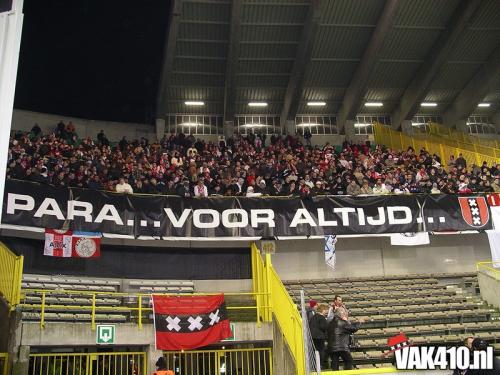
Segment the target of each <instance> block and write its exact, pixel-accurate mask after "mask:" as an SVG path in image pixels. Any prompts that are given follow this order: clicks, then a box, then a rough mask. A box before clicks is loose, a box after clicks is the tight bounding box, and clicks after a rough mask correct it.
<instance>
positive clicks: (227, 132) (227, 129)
mask: <svg viewBox="0 0 500 375" xmlns="http://www.w3.org/2000/svg"><path fill="white" fill-rule="evenodd" d="M235 131H236V129H235V128H234V121H224V129H223V132H224V137H226V140H228V139H229V138H233V136H234V133H235Z"/></svg>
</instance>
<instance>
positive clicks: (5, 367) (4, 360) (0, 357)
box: [0, 353, 9, 375]
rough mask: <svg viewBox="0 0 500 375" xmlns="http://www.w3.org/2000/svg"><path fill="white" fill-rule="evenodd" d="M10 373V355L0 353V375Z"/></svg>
mask: <svg viewBox="0 0 500 375" xmlns="http://www.w3.org/2000/svg"><path fill="white" fill-rule="evenodd" d="M8 373H9V353H0V375H7V374H8Z"/></svg>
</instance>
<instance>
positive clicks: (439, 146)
mask: <svg viewBox="0 0 500 375" xmlns="http://www.w3.org/2000/svg"><path fill="white" fill-rule="evenodd" d="M374 127H375V142H376V143H377V144H380V145H385V146H387V147H389V148H391V149H394V150H406V149H407V148H408V147H409V146H411V147H413V149H414V150H415V151H417V152H418V150H420V149H421V148H425V149H426V150H427V151H428V152H429V153H430V154H436V155H439V156H440V157H441V164H442V165H444V166H446V163H447V161H448V158H449V157H450V155H454V156H458V155H459V154H462V156H463V157H464V159H465V160H466V161H467V163H468V164H469V165H471V164H476V165H482V163H483V161H485V162H487V163H488V164H489V165H495V164H497V163H499V162H500V149H494V148H491V147H488V148H486V147H485V146H481V145H474V144H468V143H461V142H458V141H457V142H455V144H454V145H450V142H447V141H446V139H445V138H440V137H433V136H429V135H425V136H413V137H410V136H408V135H406V134H403V133H402V132H399V131H396V130H394V129H391V128H390V127H388V126H383V125H381V124H378V123H376V124H374Z"/></svg>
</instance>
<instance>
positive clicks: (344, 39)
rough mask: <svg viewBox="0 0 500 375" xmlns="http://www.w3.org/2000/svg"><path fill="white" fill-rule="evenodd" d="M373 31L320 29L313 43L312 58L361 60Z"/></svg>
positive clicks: (367, 29)
mask: <svg viewBox="0 0 500 375" xmlns="http://www.w3.org/2000/svg"><path fill="white" fill-rule="evenodd" d="M372 31H373V29H372V28H371V27H368V28H346V27H324V26H323V27H320V28H319V30H318V34H317V37H316V39H315V41H314V46H313V52H312V57H313V58H318V57H320V58H361V56H362V55H363V53H364V51H365V49H366V46H367V45H368V42H369V41H370V38H371V34H372Z"/></svg>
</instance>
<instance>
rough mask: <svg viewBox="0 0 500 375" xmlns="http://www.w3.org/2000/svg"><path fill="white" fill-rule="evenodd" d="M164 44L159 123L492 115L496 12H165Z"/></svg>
mask: <svg viewBox="0 0 500 375" xmlns="http://www.w3.org/2000/svg"><path fill="white" fill-rule="evenodd" d="M166 39H167V41H166V47H165V52H164V61H163V67H162V74H161V83H160V88H159V90H158V101H157V117H163V116H164V115H166V114H168V113H207V114H208V113H210V114H224V115H225V118H226V119H227V120H230V119H232V118H233V117H234V115H238V114H252V113H258V114H266V113H268V114H274V115H280V116H281V119H282V121H284V119H286V118H289V119H292V118H293V117H294V116H295V115H296V114H307V113H314V114H318V113H325V114H326V113H328V114H337V117H338V119H340V121H338V122H339V123H343V120H346V119H353V118H354V117H355V116H356V114H358V113H368V112H369V113H382V114H387V115H391V116H392V118H393V122H400V121H402V120H404V119H410V118H411V117H412V116H413V115H414V114H415V113H417V112H418V113H429V114H442V115H446V117H447V118H449V119H450V121H455V120H457V119H458V118H463V117H464V116H465V117H467V116H468V115H469V114H471V113H473V112H477V113H483V114H485V115H492V114H493V113H495V112H497V111H499V110H500V1H498V0H440V1H436V0H370V1H366V0H330V1H319V0H310V1H304V0H233V1H227V0H173V1H172V11H171V15H170V22H169V30H168V36H167V38H166ZM186 100H200V101H203V102H204V103H205V105H204V106H201V107H191V106H187V105H185V103H184V102H185V101H186ZM251 101H265V102H267V103H268V105H267V107H257V108H255V107H249V106H248V103H249V102H251ZM309 101H324V102H326V105H325V106H323V107H318V106H315V107H312V106H308V105H307V102H309ZM367 101H375V102H382V103H383V106H382V107H365V105H364V104H365V102H367ZM421 102H436V103H437V106H436V107H421V105H420V104H421ZM481 102H487V103H490V104H491V105H490V107H482V108H480V110H478V109H477V105H478V104H479V103H481Z"/></svg>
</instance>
